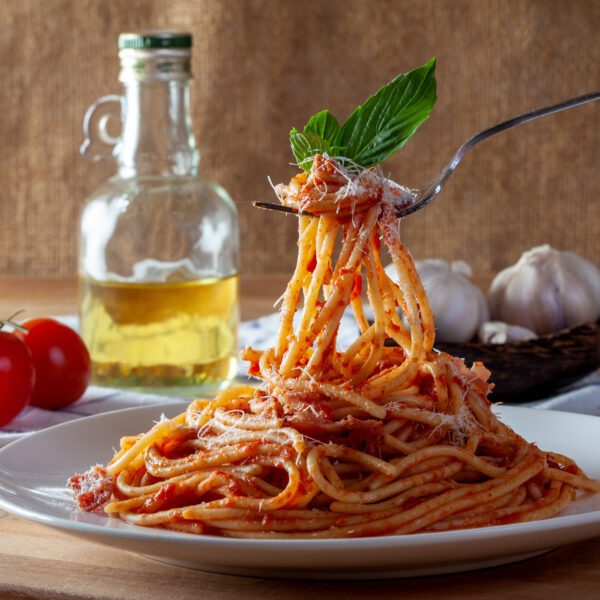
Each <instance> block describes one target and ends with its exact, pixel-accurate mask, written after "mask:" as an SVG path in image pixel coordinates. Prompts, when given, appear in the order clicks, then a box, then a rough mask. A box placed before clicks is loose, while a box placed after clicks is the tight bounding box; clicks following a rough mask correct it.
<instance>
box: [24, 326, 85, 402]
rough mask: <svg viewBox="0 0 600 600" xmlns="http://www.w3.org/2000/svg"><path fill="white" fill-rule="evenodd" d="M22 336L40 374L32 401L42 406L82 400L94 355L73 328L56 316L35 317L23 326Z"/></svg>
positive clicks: (38, 374)
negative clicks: (56, 319) (24, 330)
mask: <svg viewBox="0 0 600 600" xmlns="http://www.w3.org/2000/svg"><path fill="white" fill-rule="evenodd" d="M22 326H23V327H24V328H25V329H27V330H28V333H27V334H24V333H18V334H17V335H20V336H22V338H23V340H24V342H25V343H26V344H27V347H28V348H29V350H30V351H31V356H32V357H33V366H34V368H35V373H36V381H35V388H34V390H33V397H32V398H31V404H32V405H33V406H38V407H39V408H47V409H57V408H63V407H64V406H68V405H69V404H72V403H73V402H75V401H76V400H79V398H81V396H82V395H83V392H85V390H86V388H87V386H88V383H89V381H90V376H91V362H90V355H89V352H88V351H87V348H86V347H85V344H84V343H83V341H82V340H81V338H80V337H79V335H77V333H76V332H75V331H73V330H72V329H71V328H70V327H67V326H66V325H63V324H62V323H59V322H58V321H55V320H54V319H31V320H29V321H25V323H23V325H22Z"/></svg>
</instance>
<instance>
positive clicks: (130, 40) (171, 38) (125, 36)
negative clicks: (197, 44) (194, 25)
mask: <svg viewBox="0 0 600 600" xmlns="http://www.w3.org/2000/svg"><path fill="white" fill-rule="evenodd" d="M191 47H192V34H191V33H186V32H182V31H138V32H135V33H122V34H121V35H120V36H119V49H121V50H123V49H134V50H143V49H145V48H191Z"/></svg>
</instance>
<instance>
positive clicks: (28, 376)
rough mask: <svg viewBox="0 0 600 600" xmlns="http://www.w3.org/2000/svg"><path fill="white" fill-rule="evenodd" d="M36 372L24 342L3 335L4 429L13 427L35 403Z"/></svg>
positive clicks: (0, 394)
mask: <svg viewBox="0 0 600 600" xmlns="http://www.w3.org/2000/svg"><path fill="white" fill-rule="evenodd" d="M34 385H35V370H34V368H33V359H32V358H31V352H30V351H29V348H27V346H26V345H25V343H24V342H23V340H22V339H20V338H19V337H17V336H16V335H14V334H13V333H9V332H7V331H0V427H2V426H4V425H6V424H7V423H10V422H11V421H12V420H13V419H14V418H15V417H16V416H17V415H18V414H19V413H20V412H21V411H22V410H23V409H24V408H25V407H26V406H27V404H29V401H30V400H31V396H32V394H33V388H34Z"/></svg>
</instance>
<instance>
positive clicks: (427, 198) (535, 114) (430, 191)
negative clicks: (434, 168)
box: [396, 92, 600, 218]
mask: <svg viewBox="0 0 600 600" xmlns="http://www.w3.org/2000/svg"><path fill="white" fill-rule="evenodd" d="M598 99H600V92H590V93H589V94H584V95H583V96H577V98H571V99H570V100H565V101H564V102H559V103H558V104H552V105H551V106H546V107H544V108H538V109H537V110H532V111H531V112H528V113H525V114H524V115H519V116H518V117H513V118H512V119H508V120H507V121H502V122H500V123H497V124H496V125H493V126H492V127H489V128H488V129H484V130H483V131H480V132H479V133H477V134H475V135H474V136H473V137H471V138H469V139H468V140H467V141H466V142H465V143H464V144H463V145H462V146H461V147H460V148H459V149H458V150H457V151H456V153H455V154H454V156H453V157H452V160H451V161H450V162H449V163H448V164H447V165H446V167H445V168H444V170H443V171H442V172H441V174H440V175H439V177H438V178H437V179H434V180H432V181H431V182H430V183H429V185H428V186H427V187H426V188H425V189H424V190H423V192H421V194H419V200H418V202H415V203H414V204H412V205H411V206H409V207H407V208H404V209H401V210H399V211H398V212H397V213H396V215H397V217H398V218H402V217H406V216H408V215H410V214H412V213H413V212H416V211H417V210H419V209H421V208H423V207H424V206H426V205H427V204H429V203H430V202H431V201H432V200H433V199H434V198H435V197H436V196H437V195H438V194H439V193H440V191H441V190H442V187H443V186H444V183H446V180H447V179H448V177H450V175H452V173H454V171H455V169H456V167H457V166H458V164H459V163H460V161H461V160H462V159H463V158H464V156H465V154H466V153H467V152H468V151H469V150H471V148H473V147H474V146H476V145H477V144H479V142H481V141H483V140H485V139H487V138H489V137H491V136H492V135H495V134H497V133H500V132H501V131H505V130H506V129H510V128H511V127H515V126H516V125H521V123H527V122H528V121H535V119H539V118H541V117H546V116H548V115H551V114H553V113H557V112H560V111H561V110H566V109H567V108H573V107H574V106H579V105H580V104H586V103H587V102H592V101H594V100H598Z"/></svg>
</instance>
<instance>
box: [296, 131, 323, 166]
mask: <svg viewBox="0 0 600 600" xmlns="http://www.w3.org/2000/svg"><path fill="white" fill-rule="evenodd" d="M290 144H291V146H292V152H293V153H294V157H295V158H296V163H297V164H298V166H299V167H300V168H301V169H303V170H304V171H306V172H307V173H308V172H309V171H310V168H311V166H312V163H313V158H314V157H315V154H323V153H327V154H330V153H331V146H330V145H329V142H327V141H326V140H324V139H323V138H322V137H321V136H320V135H317V134H316V133H312V132H311V131H307V132H305V133H300V132H299V131H298V130H297V129H295V128H294V129H292V130H291V131H290Z"/></svg>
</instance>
